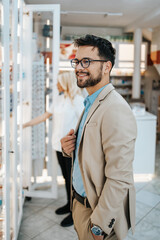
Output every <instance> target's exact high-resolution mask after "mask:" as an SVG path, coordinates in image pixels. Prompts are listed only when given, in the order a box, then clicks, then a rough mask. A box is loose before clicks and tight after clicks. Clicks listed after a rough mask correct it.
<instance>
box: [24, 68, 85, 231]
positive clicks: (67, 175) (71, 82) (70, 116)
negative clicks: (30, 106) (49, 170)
mask: <svg viewBox="0 0 160 240" xmlns="http://www.w3.org/2000/svg"><path fill="white" fill-rule="evenodd" d="M57 88H58V92H59V95H58V97H57V99H56V100H55V103H54V104H52V105H51V106H50V108H49V109H48V110H47V111H46V112H45V113H44V114H43V115H41V116H38V117H36V118H34V119H32V120H31V121H29V122H27V123H25V124H24V125H23V128H25V127H29V126H34V125H36V124H39V123H41V122H44V121H45V120H46V119H47V118H49V117H50V116H52V115H53V132H52V148H53V149H54V150H55V151H56V154H57V159H58V162H59V165H60V167H61V171H62V174H63V177H64V179H65V187H66V192H67V204H66V205H64V206H63V207H60V208H58V209H57V210H56V214H58V215H62V214H66V213H69V215H68V216H67V217H66V218H64V219H63V221H62V222H61V226H62V227H68V226H71V225H72V224H73V219H72V213H71V211H70V201H71V193H70V188H71V158H70V159H69V158H65V157H64V156H63V155H62V151H61V144H60V139H61V138H62V137H63V136H65V135H66V134H67V133H68V132H69V130H70V129H71V128H73V129H74V128H75V127H76V124H77V121H78V119H79V117H80V115H81V113H82V111H83V108H84V105H83V100H84V99H83V97H82V94H81V90H80V89H79V88H78V87H77V84H76V78H75V76H74V73H72V72H64V73H62V74H60V75H59V76H58V82H57Z"/></svg>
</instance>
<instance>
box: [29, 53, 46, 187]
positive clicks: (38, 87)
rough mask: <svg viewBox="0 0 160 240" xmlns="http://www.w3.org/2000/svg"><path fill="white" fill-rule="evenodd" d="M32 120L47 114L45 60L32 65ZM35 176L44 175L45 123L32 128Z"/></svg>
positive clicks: (42, 59)
mask: <svg viewBox="0 0 160 240" xmlns="http://www.w3.org/2000/svg"><path fill="white" fill-rule="evenodd" d="M31 111H32V119H33V118H35V117H37V116H40V115H42V114H43V113H44V112H45V69H44V58H43V57H42V58H41V60H40V61H39V62H33V64H32V110H31ZM31 146H32V160H33V174H34V180H35V182H36V177H37V176H41V175H42V170H43V167H44V158H45V123H44V122H43V123H40V124H38V125H36V126H33V127H32V143H31Z"/></svg>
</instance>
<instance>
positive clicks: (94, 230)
mask: <svg viewBox="0 0 160 240" xmlns="http://www.w3.org/2000/svg"><path fill="white" fill-rule="evenodd" d="M91 232H92V233H93V234H94V235H95V236H104V235H105V232H104V231H103V230H102V229H101V228H100V227H99V226H97V225H95V224H92V223H91Z"/></svg>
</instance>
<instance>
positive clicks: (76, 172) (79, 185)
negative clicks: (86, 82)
mask: <svg viewBox="0 0 160 240" xmlns="http://www.w3.org/2000/svg"><path fill="white" fill-rule="evenodd" d="M105 87H106V85H105V86H104V87H102V88H100V89H98V90H97V91H96V92H95V93H93V94H92V95H90V96H89V95H88V96H87V97H86V98H85V100H84V106H85V111H84V114H83V116H82V119H81V122H80V125H79V129H78V134H77V140H76V149H75V160H74V166H73V187H74V189H75V190H76V192H77V193H78V194H79V195H81V196H83V197H86V193H85V189H84V185H83V180H82V175H81V172H80V167H79V162H78V148H79V144H80V139H81V135H82V130H83V127H84V123H85V121H86V118H87V115H88V113H89V110H90V108H91V106H92V104H93V103H94V101H95V99H96V98H97V97H98V95H99V94H100V92H101V91H102V90H103V88H105Z"/></svg>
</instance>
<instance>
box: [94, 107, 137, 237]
mask: <svg viewBox="0 0 160 240" xmlns="http://www.w3.org/2000/svg"><path fill="white" fill-rule="evenodd" d="M136 132H137V128H136V121H135V118H134V116H133V113H132V111H131V109H130V107H129V106H128V105H127V104H115V105H114V104H113V105H111V106H110V107H109V108H108V109H107V111H106V112H105V113H104V115H103V119H102V122H101V141H102V150H103V153H104V161H105V169H104V174H105V182H104V186H103V189H102V192H101V195H100V197H99V201H98V204H97V206H96V208H95V209H94V210H93V213H92V215H91V221H92V222H93V223H94V224H96V225H98V226H101V228H102V229H103V230H104V231H105V232H106V233H107V234H110V232H111V231H112V228H113V227H114V224H115V222H116V220H117V216H118V215H119V214H118V213H119V212H120V211H121V208H123V204H124V199H125V198H126V196H127V193H128V190H129V188H130V187H131V186H132V187H133V168H132V162H133V159H134V146H135V139H136ZM110 223H112V224H110Z"/></svg>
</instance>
